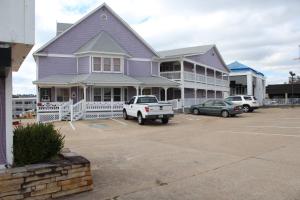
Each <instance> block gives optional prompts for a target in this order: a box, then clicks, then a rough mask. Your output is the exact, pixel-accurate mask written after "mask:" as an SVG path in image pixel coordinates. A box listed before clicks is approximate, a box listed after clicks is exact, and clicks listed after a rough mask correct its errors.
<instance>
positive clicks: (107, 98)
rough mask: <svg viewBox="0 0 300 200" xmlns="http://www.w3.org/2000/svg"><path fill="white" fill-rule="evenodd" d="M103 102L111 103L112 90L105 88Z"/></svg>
mask: <svg viewBox="0 0 300 200" xmlns="http://www.w3.org/2000/svg"><path fill="white" fill-rule="evenodd" d="M103 101H111V88H103Z"/></svg>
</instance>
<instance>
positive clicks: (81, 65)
mask: <svg viewBox="0 0 300 200" xmlns="http://www.w3.org/2000/svg"><path fill="white" fill-rule="evenodd" d="M88 73H90V57H89V56H85V57H80V58H78V74H88Z"/></svg>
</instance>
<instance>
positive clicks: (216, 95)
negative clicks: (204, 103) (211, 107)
mask: <svg viewBox="0 0 300 200" xmlns="http://www.w3.org/2000/svg"><path fill="white" fill-rule="evenodd" d="M215 99H217V90H215Z"/></svg>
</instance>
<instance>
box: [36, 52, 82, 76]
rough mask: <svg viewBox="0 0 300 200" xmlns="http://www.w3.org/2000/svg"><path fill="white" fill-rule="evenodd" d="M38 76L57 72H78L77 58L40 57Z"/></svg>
mask: <svg viewBox="0 0 300 200" xmlns="http://www.w3.org/2000/svg"><path fill="white" fill-rule="evenodd" d="M38 73H39V74H38V78H43V77H46V76H50V75H55V74H76V73H77V61H76V58H57V57H39V70H38Z"/></svg>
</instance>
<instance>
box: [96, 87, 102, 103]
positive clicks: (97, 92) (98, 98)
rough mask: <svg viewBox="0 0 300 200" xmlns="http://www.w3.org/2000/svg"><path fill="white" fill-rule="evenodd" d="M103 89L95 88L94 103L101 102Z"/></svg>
mask: <svg viewBox="0 0 300 200" xmlns="http://www.w3.org/2000/svg"><path fill="white" fill-rule="evenodd" d="M101 97H102V95H101V88H94V101H101V100H102V99H101Z"/></svg>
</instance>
